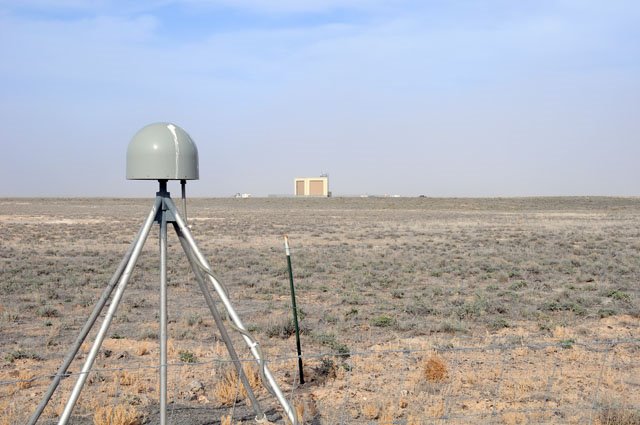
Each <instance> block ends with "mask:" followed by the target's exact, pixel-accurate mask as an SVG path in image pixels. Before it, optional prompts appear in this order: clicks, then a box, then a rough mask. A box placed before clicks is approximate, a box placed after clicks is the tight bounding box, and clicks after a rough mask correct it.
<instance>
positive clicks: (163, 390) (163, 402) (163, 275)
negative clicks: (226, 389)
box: [160, 202, 167, 425]
mask: <svg viewBox="0 0 640 425" xmlns="http://www.w3.org/2000/svg"><path fill="white" fill-rule="evenodd" d="M166 423H167V212H166V210H165V206H164V202H163V203H162V217H161V219H160V425H165V424H166Z"/></svg>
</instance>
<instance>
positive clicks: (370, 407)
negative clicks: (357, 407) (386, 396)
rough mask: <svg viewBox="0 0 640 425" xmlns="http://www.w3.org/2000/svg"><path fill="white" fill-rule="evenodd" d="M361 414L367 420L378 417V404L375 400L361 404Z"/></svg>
mask: <svg viewBox="0 0 640 425" xmlns="http://www.w3.org/2000/svg"><path fill="white" fill-rule="evenodd" d="M362 416H364V417H365V419H369V420H371V419H378V416H380V404H378V403H375V402H369V403H365V404H364V405H363V406H362Z"/></svg>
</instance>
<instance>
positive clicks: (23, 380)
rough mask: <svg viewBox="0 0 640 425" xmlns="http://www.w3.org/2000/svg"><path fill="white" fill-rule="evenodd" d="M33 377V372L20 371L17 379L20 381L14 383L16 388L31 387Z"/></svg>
mask: <svg viewBox="0 0 640 425" xmlns="http://www.w3.org/2000/svg"><path fill="white" fill-rule="evenodd" d="M34 377H35V375H34V374H33V373H30V372H20V375H18V379H19V380H20V381H19V382H18V383H17V384H16V385H17V386H18V389H20V390H26V389H27V388H31V385H32V383H33V378H34Z"/></svg>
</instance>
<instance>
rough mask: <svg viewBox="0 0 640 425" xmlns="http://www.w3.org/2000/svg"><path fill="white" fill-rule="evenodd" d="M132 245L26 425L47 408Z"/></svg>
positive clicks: (104, 302) (36, 419)
mask: <svg viewBox="0 0 640 425" xmlns="http://www.w3.org/2000/svg"><path fill="white" fill-rule="evenodd" d="M141 232H142V228H141V229H140V231H139V232H138V236H137V237H136V240H137V239H138V238H139V237H140V234H141ZM134 241H135V240H134ZM134 245H135V243H134V242H132V243H131V245H130V246H129V249H128V250H127V252H126V253H125V255H124V257H123V258H122V261H120V264H119V265H118V268H117V269H116V271H115V272H114V274H113V276H112V277H111V280H110V281H109V284H108V285H107V287H106V288H105V289H104V291H103V292H102V295H101V296H100V299H99V300H98V302H97V303H96V305H95V307H94V308H93V311H92V312H91V315H90V316H89V318H88V319H87V322H86V323H85V324H84V326H83V327H82V329H81V330H80V334H78V336H77V338H76V340H75V342H74V343H73V345H72V347H71V350H69V352H68V353H67V356H66V357H65V358H64V361H63V362H62V365H61V366H60V368H59V369H58V371H57V372H56V374H55V375H54V377H53V380H52V381H51V384H49V388H48V389H47V392H46V393H45V394H44V396H43V397H42V400H41V401H40V404H38V407H37V408H36V411H35V412H34V413H33V415H32V416H31V418H30V419H29V422H28V423H27V425H35V423H36V422H38V419H39V418H40V415H42V412H43V411H44V409H45V408H46V407H47V404H48V403H49V400H51V397H52V396H53V393H54V392H55V391H56V388H58V385H59V384H60V381H61V380H62V378H63V376H64V375H65V373H66V372H67V369H68V368H69V365H70V364H71V362H72V361H73V359H74V358H75V357H76V354H78V351H79V350H80V347H81V346H82V343H84V340H85V339H86V338H87V335H88V334H89V331H91V328H92V327H93V325H94V324H95V323H96V320H97V319H98V316H99V315H100V313H101V312H102V310H103V309H104V306H105V304H106V303H107V301H108V300H109V297H110V296H111V293H112V292H113V289H114V288H115V287H116V284H117V283H118V280H120V276H122V272H123V270H124V268H125V266H126V265H127V263H128V262H129V259H130V258H131V253H132V252H133V247H134Z"/></svg>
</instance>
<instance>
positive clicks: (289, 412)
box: [166, 198, 298, 425]
mask: <svg viewBox="0 0 640 425" xmlns="http://www.w3.org/2000/svg"><path fill="white" fill-rule="evenodd" d="M166 203H167V206H168V207H169V210H170V211H171V212H172V213H173V215H174V218H175V220H176V223H177V225H178V227H179V228H180V230H181V231H182V233H183V235H184V238H185V240H186V241H187V243H188V244H189V246H190V248H191V250H192V251H193V253H194V255H195V256H196V259H197V260H198V262H199V263H200V264H202V265H203V266H204V267H206V268H207V269H208V270H211V266H210V265H209V262H208V261H207V259H206V258H205V256H204V255H202V252H200V249H199V248H198V245H197V244H196V242H195V240H194V239H193V236H192V235H191V231H190V230H189V228H188V227H187V225H186V224H185V222H184V220H183V219H182V217H181V216H180V213H179V212H178V209H177V208H176V206H175V204H174V203H173V201H172V200H171V198H168V199H166ZM207 278H208V279H209V281H210V282H211V284H212V285H213V287H214V288H215V290H216V292H217V294H218V296H219V297H220V300H221V301H222V304H223V305H224V307H225V309H226V310H227V313H228V314H229V317H230V318H231V320H232V322H233V324H234V325H235V326H236V327H237V328H239V329H241V330H242V331H244V332H247V328H246V327H245V326H244V324H242V321H241V320H240V317H239V316H238V314H237V313H236V311H235V309H234V308H233V305H232V304H231V301H230V300H229V297H227V294H226V293H225V291H224V289H223V287H222V285H221V284H220V282H218V281H217V280H216V279H215V278H214V277H213V276H211V275H210V274H207ZM242 338H243V339H244V341H245V343H246V344H247V345H248V346H249V348H250V349H251V354H253V356H254V357H255V358H256V359H257V360H258V361H260V362H264V359H262V357H261V355H260V352H259V350H258V349H257V348H256V344H257V343H256V342H255V341H252V340H251V338H249V337H248V336H246V335H244V334H242ZM264 374H265V377H266V378H267V381H268V384H269V386H270V387H271V389H272V390H273V392H274V395H275V396H276V398H277V399H278V401H279V402H280V405H281V406H282V408H283V409H284V411H285V413H286V414H287V417H288V418H289V421H291V423H292V424H294V425H297V424H298V419H297V417H296V413H295V412H294V410H293V409H292V408H291V406H290V405H289V402H288V401H287V399H286V397H285V396H284V394H282V391H281V390H280V387H279V386H278V383H277V382H276V380H275V379H274V378H273V375H271V371H270V370H269V368H268V367H267V366H266V365H265V366H264Z"/></svg>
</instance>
